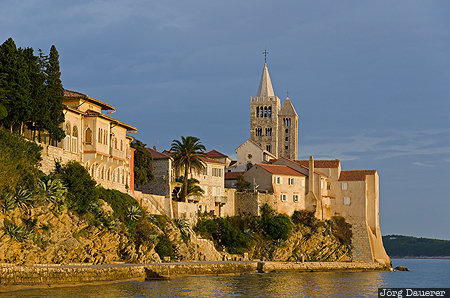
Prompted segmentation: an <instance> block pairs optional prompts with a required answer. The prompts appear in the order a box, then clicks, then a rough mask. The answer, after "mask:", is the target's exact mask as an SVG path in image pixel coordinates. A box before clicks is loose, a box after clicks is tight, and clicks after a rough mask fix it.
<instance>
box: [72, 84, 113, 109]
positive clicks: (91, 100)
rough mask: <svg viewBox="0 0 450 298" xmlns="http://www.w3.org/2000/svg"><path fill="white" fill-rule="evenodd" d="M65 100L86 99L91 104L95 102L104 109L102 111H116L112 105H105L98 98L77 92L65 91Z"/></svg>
mask: <svg viewBox="0 0 450 298" xmlns="http://www.w3.org/2000/svg"><path fill="white" fill-rule="evenodd" d="M64 98H67V99H71V98H80V99H85V100H88V101H90V102H93V103H95V104H97V105H99V106H100V107H101V108H102V110H112V111H115V110H116V108H115V107H113V106H112V105H109V104H107V103H105V102H103V101H101V100H98V99H96V98H93V97H90V96H89V95H86V94H83V93H80V92H76V91H72V90H67V89H64Z"/></svg>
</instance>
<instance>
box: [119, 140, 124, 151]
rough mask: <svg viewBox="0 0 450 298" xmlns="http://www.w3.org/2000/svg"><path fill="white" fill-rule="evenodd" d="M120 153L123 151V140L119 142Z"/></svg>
mask: <svg viewBox="0 0 450 298" xmlns="http://www.w3.org/2000/svg"><path fill="white" fill-rule="evenodd" d="M120 151H123V140H120Z"/></svg>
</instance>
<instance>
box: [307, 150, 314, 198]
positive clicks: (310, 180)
mask: <svg viewBox="0 0 450 298" xmlns="http://www.w3.org/2000/svg"><path fill="white" fill-rule="evenodd" d="M308 174H309V177H308V192H314V158H313V157H312V155H311V156H310V157H309V171H308Z"/></svg>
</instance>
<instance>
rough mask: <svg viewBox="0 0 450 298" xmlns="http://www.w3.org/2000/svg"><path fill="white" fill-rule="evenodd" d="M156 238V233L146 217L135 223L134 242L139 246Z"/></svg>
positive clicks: (152, 241)
mask: <svg viewBox="0 0 450 298" xmlns="http://www.w3.org/2000/svg"><path fill="white" fill-rule="evenodd" d="M157 239H158V234H157V232H156V231H155V230H154V228H153V226H152V225H151V224H150V222H149V221H148V220H146V219H142V220H140V221H139V222H138V224H137V225H136V237H135V244H136V247H139V246H140V245H142V244H151V243H154V242H155V241H156V240H157Z"/></svg>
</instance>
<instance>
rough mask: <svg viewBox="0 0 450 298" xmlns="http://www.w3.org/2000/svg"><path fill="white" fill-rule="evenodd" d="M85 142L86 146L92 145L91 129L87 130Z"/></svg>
mask: <svg viewBox="0 0 450 298" xmlns="http://www.w3.org/2000/svg"><path fill="white" fill-rule="evenodd" d="M84 140H85V143H86V145H91V144H92V130H91V129H90V128H89V127H88V128H87V129H86V133H85V137H84Z"/></svg>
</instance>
